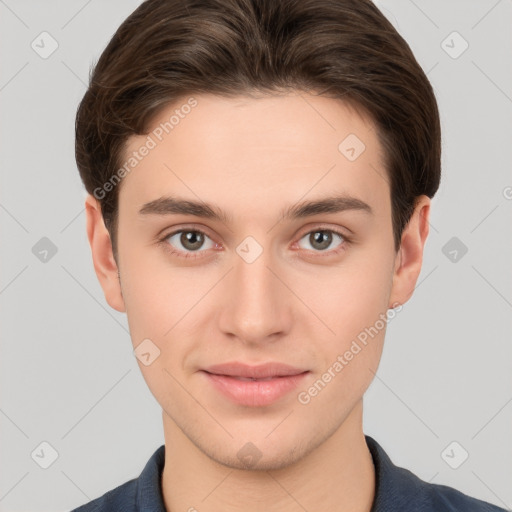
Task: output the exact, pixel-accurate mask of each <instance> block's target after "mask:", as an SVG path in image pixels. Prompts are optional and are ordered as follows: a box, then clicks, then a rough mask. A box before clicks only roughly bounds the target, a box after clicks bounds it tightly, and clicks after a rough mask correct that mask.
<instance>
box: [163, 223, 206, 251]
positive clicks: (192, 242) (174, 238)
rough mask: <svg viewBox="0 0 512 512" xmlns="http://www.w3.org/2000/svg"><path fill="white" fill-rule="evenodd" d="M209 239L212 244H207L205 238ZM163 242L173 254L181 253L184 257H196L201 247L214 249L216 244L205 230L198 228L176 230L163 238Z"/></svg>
mask: <svg viewBox="0 0 512 512" xmlns="http://www.w3.org/2000/svg"><path fill="white" fill-rule="evenodd" d="M206 239H207V240H209V241H210V244H206V245H207V246H206V247H204V245H205V240H206ZM161 242H162V243H164V244H165V245H166V247H167V248H168V249H169V250H170V252H171V254H176V255H179V256H181V257H183V258H196V257H198V256H199V255H197V256H196V254H194V253H197V252H204V251H200V249H204V250H205V251H206V250H207V249H212V248H214V247H215V246H216V244H215V242H214V241H213V240H212V239H211V238H210V237H209V236H208V235H207V234H206V233H204V232H203V231H200V230H198V229H182V230H180V231H174V232H173V233H170V234H168V235H166V236H165V237H164V238H163V239H162V240H161Z"/></svg>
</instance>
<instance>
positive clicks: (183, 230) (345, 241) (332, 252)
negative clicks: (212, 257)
mask: <svg viewBox="0 0 512 512" xmlns="http://www.w3.org/2000/svg"><path fill="white" fill-rule="evenodd" d="M316 232H324V233H334V234H335V235H338V236H340V237H341V238H342V239H343V242H342V243H341V244H340V246H339V247H338V248H337V249H331V250H330V251H314V252H317V253H318V254H317V255H314V256H313V257H314V258H315V257H322V256H324V255H326V254H328V255H330V256H332V255H336V254H339V253H340V252H342V251H344V250H345V249H346V247H347V246H348V245H350V244H351V243H352V239H351V238H350V237H348V236H347V235H346V234H345V233H343V232H341V231H337V230H336V229H331V228H329V229H327V228H323V227H317V228H315V229H312V230H310V231H307V232H306V233H304V234H303V235H302V236H301V237H300V238H299V240H302V239H303V238H304V237H305V236H306V235H310V234H311V233H316ZM178 233H201V234H202V235H204V236H205V237H208V238H210V239H211V237H210V236H208V234H207V233H205V232H204V231H202V230H201V229H197V228H181V229H178V230H176V231H172V232H171V233H167V234H166V235H165V236H164V237H163V238H160V239H159V240H158V243H159V245H160V244H162V245H163V246H164V248H165V250H166V251H168V252H169V253H170V254H171V255H173V256H178V257H179V258H183V259H197V258H202V257H203V256H201V255H200V253H202V252H206V251H201V250H199V251H196V252H184V251H178V250H176V249H174V248H173V247H172V246H171V245H170V244H169V243H167V240H168V239H169V238H170V237H172V236H174V235H176V234H178Z"/></svg>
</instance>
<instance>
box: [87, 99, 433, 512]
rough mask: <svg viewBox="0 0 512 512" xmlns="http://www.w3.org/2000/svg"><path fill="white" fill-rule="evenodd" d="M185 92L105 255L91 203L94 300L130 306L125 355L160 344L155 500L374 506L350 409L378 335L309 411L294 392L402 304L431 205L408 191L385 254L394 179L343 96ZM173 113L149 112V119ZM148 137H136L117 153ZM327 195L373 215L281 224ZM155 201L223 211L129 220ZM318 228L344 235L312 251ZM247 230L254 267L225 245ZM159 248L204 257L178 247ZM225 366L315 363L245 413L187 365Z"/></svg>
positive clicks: (128, 194) (205, 505)
mask: <svg viewBox="0 0 512 512" xmlns="http://www.w3.org/2000/svg"><path fill="white" fill-rule="evenodd" d="M194 97H195V98H196V99H197V101H198V105H197V106H196V107H195V108H193V109H192V110H191V112H190V113H189V114H188V115H187V116H185V117H184V119H181V120H180V123H179V124H178V125H177V126H175V128H174V129H173V131H172V132H171V133H170V134H169V135H167V136H166V137H165V138H164V139H163V140H162V141H161V142H159V144H158V145H157V147H156V148H154V149H152V150H151V152H150V153H149V154H148V155H147V156H146V157H144V159H143V160H142V161H141V162H140V163H139V164H138V165H137V167H136V168H135V169H134V170H133V171H132V172H131V173H130V174H128V175H126V177H125V178H124V179H123V182H122V184H121V185H120V186H121V188H120V195H119V224H118V250H119V254H118V261H117V262H116V261H115V259H114V257H113V254H112V247H111V243H110V238H109V234H108V232H107V230H106V229H105V226H104V223H103V220H102V218H101V214H100V209H99V204H98V202H97V200H96V199H95V198H94V197H93V196H89V197H88V198H87V200H86V214H87V233H88V238H89V242H90V245H91V249H92V256H93V261H94V268H95V271H96V274H97V276H98V279H99V281H100V283H101V286H102V288H103V291H104V294H105V298H106V300H107V302H108V303H109V305H110V306H111V307H113V308H114V309H116V310H117V311H121V312H126V314H127V318H128V322H129V328H130V333H131V338H132V342H133V346H134V348H135V347H137V346H138V345H139V343H141V341H142V340H144V339H146V338H149V339H150V340H152V342H153V343H154V344H155V345H156V346H158V348H159V350H160V356H159V357H158V358H156V359H155V360H154V361H153V362H152V363H151V364H150V365H148V366H145V365H143V364H142V363H141V362H140V361H138V364H139V367H140V369H141V372H142V374H143V376H144V379H145V380H146V382H147V384H148V386H149V388H150V390H151V392H152V393H153V395H154V397H155V398H156V400H157V401H158V403H159V404H160V405H161V407H162V417H163V424H164V435H165V446H166V454H165V468H164V471H163V476H162V489H163V496H164V501H165V506H166V508H167V510H169V511H173V512H177V511H186V510H193V509H191V507H194V508H195V509H197V510H198V511H200V512H210V511H211V512H217V511H218V512H220V511H234V510H237V511H238V510H245V511H261V510H266V511H267V512H274V511H290V512H291V511H303V510H304V509H306V510H310V511H312V510H340V511H359V512H361V511H370V509H371V504H372V501H373V499H374V494H375V474H374V467H373V462H372V458H371V454H370V452H369V450H368V447H367V445H366V442H365V439H364V434H363V429H362V410H363V409H362V404H363V394H364V392H365V391H366V389H367V388H368V386H369V385H370V383H371V381H372V379H373V377H374V372H376V371H377V368H378V364H379V360H380V357H381V352H382V348H383V342H384V336H385V328H383V329H380V330H379V332H378V334H377V335H374V337H373V338H370V339H369V342H368V344H367V345H366V346H364V348H363V349H362V350H361V351H360V352H359V353H358V354H357V355H356V356H354V357H353V359H352V360H351V361H349V362H348V364H347V365H346V366H344V368H343V370H342V371H341V372H339V373H337V374H336V376H335V377H334V378H332V380H331V381H330V382H329V383H328V384H327V385H326V386H325V388H324V389H323V390H322V391H321V392H320V393H318V395H317V396H315V397H313V398H312V399H311V401H310V402H309V403H308V404H302V403H300V402H299V401H298V399H297V394H298V392H300V391H303V390H307V389H308V388H309V387H310V386H311V385H312V384H313V383H314V382H315V381H317V380H318V379H319V378H320V377H321V376H322V374H324V372H326V371H327V369H328V368H329V367H332V365H333V363H334V362H335V361H336V360H337V357H338V356H339V355H340V354H344V353H345V352H346V351H347V350H348V349H349V348H350V345H351V343H352V341H353V340H354V339H356V338H357V336H358V334H359V333H360V332H361V331H363V330H364V329H365V328H368V327H370V326H372V325H375V323H376V321H377V320H378V319H379V315H380V314H385V313H386V311H387V310H388V308H392V307H394V306H396V305H397V304H404V303H405V302H407V300H409V298H410V297H411V295H412V293H413V291H414V287H415V284H416V281H417V278H418V276H419V274H420V271H421V264H422V257H423V248H424V244H425V241H426V238H427V236H428V217H429V211H430V199H429V198H428V197H427V196H421V197H419V198H418V201H417V204H416V208H415V210H414V213H413V216H412V218H411V220H410V222H409V224H408V225H407V227H406V229H405V231H404V232H403V235H402V240H401V247H400V250H399V251H398V252H395V250H394V247H393V234H392V224H391V202H390V189H389V183H388V181H387V176H386V171H385V169H384V167H383V163H382V158H381V156H382V155H381V147H380V144H379V142H378V139H377V134H376V130H375V126H374V124H373V123H372V121H371V120H370V119H367V118H365V117H362V116H361V115H360V114H358V113H357V112H356V111H355V110H353V109H352V108H349V106H348V105H346V104H345V103H343V102H341V101H339V100H335V99H331V98H326V97H319V96H313V95H311V94H305V93H302V92H301V93H299V92H293V93H291V92H290V93H288V94H285V95H279V96H278V95H273V96H270V95H265V96H261V97H258V98H252V97H249V96H240V97H237V98H229V99H228V98H222V97H217V96H212V95H206V94H203V95H195V96H194ZM184 103H185V100H184V101H183V103H182V104H184ZM178 107H179V105H178ZM175 108H177V105H173V106H170V107H168V108H166V109H165V110H163V111H162V112H160V114H159V115H158V116H157V117H156V118H155V119H154V122H153V126H155V127H156V126H158V124H159V123H160V122H163V121H165V120H168V119H169V116H170V115H171V113H172V112H173V111H174V109H175ZM351 133H352V134H356V135H357V137H359V139H360V140H362V141H363V142H364V144H365V146H366V149H365V151H364V152H363V153H362V154H361V155H360V156H359V157H358V158H357V159H356V160H354V161H352V162H351V161H349V160H348V159H347V158H346V157H345V156H344V155H343V154H342V153H341V152H340V151H339V150H338V145H339V144H340V142H341V141H343V140H344V139H345V137H347V135H348V134H351ZM145 141H146V136H140V137H139V136H137V137H132V138H130V139H129V140H128V144H127V146H126V154H127V155H128V154H129V153H130V152H131V151H134V150H136V149H137V148H139V147H140V146H141V144H143V143H144V142H145ZM164 164H165V165H164ZM333 193H340V194H341V193H345V194H350V195H352V196H355V197H357V198H359V199H361V200H363V201H365V202H366V203H368V204H369V205H370V206H371V208H372V210H373V212H374V213H373V215H368V214H366V213H364V212H362V211H357V210H348V211H344V212H338V213H329V214H318V215H315V216H313V217H309V218H303V219H295V220H281V219H280V211H281V209H282V208H284V207H287V206H289V205H293V204H295V203H297V202H299V201H304V200H312V199H320V198H324V197H326V196H330V195H332V194H333ZM166 194H174V195H179V196H180V197H184V198H187V199H191V200H198V199H200V200H202V201H206V202H208V203H213V204H215V205H217V206H219V207H220V208H222V209H223V210H225V211H226V212H227V213H228V214H230V215H231V216H232V219H231V222H230V223H229V224H225V223H223V222H219V221H216V220H211V219H203V218H198V217H194V216H192V215H176V214H174V215H141V214H139V213H138V211H139V209H140V208H141V207H142V205H143V204H145V203H147V202H149V201H152V200H154V199H157V198H159V197H161V196H163V195H166ZM179 228H182V229H184V230H186V229H189V230H190V229H194V228H195V229H201V230H202V231H204V232H205V233H206V234H207V238H205V241H204V244H203V246H201V247H200V248H199V253H198V251H197V250H196V251H195V252H194V250H193V248H192V249H190V247H191V246H190V245H189V246H186V245H183V243H180V237H179V235H178V236H175V237H173V239H172V241H171V239H170V238H168V239H167V241H164V242H163V243H160V244H159V243H158V240H157V239H158V235H159V234H160V235H161V236H165V235H166V234H167V233H169V234H171V232H172V231H173V230H176V229H179ZM320 228H322V229H324V230H329V229H334V230H336V229H337V230H341V231H343V230H344V232H345V233H347V235H348V234H349V232H348V231H347V230H350V231H351V232H352V241H351V243H349V244H347V243H346V241H345V240H344V239H343V238H339V237H337V236H336V235H334V234H333V238H332V241H331V243H330V245H328V246H327V248H324V249H322V247H321V246H320V245H319V244H316V245H315V243H314V239H313V240H312V239H311V237H310V236H309V234H310V233H311V232H312V231H313V233H314V232H315V231H317V230H318V229H320ZM162 230H165V231H162ZM247 236H252V237H253V238H254V239H255V240H257V242H258V243H259V244H260V246H261V247H262V249H263V252H262V254H261V255H260V256H259V257H258V258H257V259H256V260H255V261H254V262H252V263H250V264H249V263H247V262H246V261H245V260H244V259H242V258H241V257H240V256H239V255H238V253H237V252H236V248H237V247H238V246H239V244H240V243H241V242H242V241H243V240H244V239H245V237H247ZM165 244H167V246H168V247H169V246H171V248H172V247H173V248H174V249H175V250H177V251H181V254H185V253H187V252H188V253H194V254H196V255H197V254H199V257H198V258H197V259H184V258H183V257H180V256H177V255H172V254H170V253H169V252H168V251H166V250H165V247H166V245H165ZM216 244H217V245H216ZM213 247H217V249H218V250H215V249H213ZM340 247H343V250H341V252H339V253H338V254H334V251H335V250H336V249H339V248H340ZM118 270H119V273H120V278H118V274H117V272H118ZM229 361H241V362H244V363H247V364H250V365H254V364H259V363H263V362H268V361H277V362H284V363H287V364H290V365H293V366H296V367H298V368H302V369H308V370H310V373H309V374H308V375H307V376H306V378H305V379H304V380H303V382H302V383H301V385H300V387H299V388H298V389H297V390H295V391H293V392H291V393H289V394H287V395H286V396H285V397H283V398H281V399H280V400H278V401H277V402H275V403H273V404H271V405H269V406H265V407H253V408H251V407H244V406H241V405H238V404H235V403H233V402H231V401H229V400H228V399H227V398H226V397H225V396H224V395H221V394H220V393H219V392H218V391H217V390H216V389H214V388H213V387H212V386H211V385H210V384H209V382H207V380H206V379H205V378H204V375H203V374H201V373H200V372H199V371H198V370H200V369H201V368H205V367H207V366H208V365H212V364H219V363H224V362H229ZM249 441H250V442H252V443H253V444H254V445H255V446H256V447H257V449H258V450H259V453H261V458H260V459H259V460H258V462H257V463H256V464H255V465H254V466H252V467H251V468H249V469H248V468H247V466H244V464H243V462H242V461H241V460H240V459H239V458H238V457H237V453H238V451H239V450H240V449H241V448H242V447H243V446H244V445H246V443H247V442H249Z"/></svg>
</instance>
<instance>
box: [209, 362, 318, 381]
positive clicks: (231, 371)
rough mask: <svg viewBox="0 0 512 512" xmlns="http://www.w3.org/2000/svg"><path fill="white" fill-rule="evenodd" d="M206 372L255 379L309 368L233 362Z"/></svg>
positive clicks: (213, 367)
mask: <svg viewBox="0 0 512 512" xmlns="http://www.w3.org/2000/svg"><path fill="white" fill-rule="evenodd" d="M204 371H205V372H208V373H213V374H215V375H227V376H230V377H245V378H253V379H265V378H269V377H287V376H290V375H300V374H301V373H304V372H306V371H308V370H302V369H299V368H295V367H293V366H290V365H288V364H284V363H265V364H259V365H255V366H249V365H247V364H244V363H238V362H232V363H224V364H216V365H213V366H210V367H208V368H205V369H204Z"/></svg>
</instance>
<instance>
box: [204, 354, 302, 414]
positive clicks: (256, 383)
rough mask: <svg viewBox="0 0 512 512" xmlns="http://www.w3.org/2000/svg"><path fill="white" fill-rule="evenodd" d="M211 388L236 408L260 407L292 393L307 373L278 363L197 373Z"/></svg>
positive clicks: (222, 367)
mask: <svg viewBox="0 0 512 512" xmlns="http://www.w3.org/2000/svg"><path fill="white" fill-rule="evenodd" d="M201 373H203V374H204V375H205V376H206V378H207V379H208V382H209V383H210V384H211V385H212V387H213V388H214V389H215V390H216V391H218V392H220V393H221V394H222V395H223V396H224V397H227V398H228V399H230V401H232V402H235V403H236V404H238V405H243V406H247V407H263V406H266V405H270V404H272V403H274V402H277V401H278V400H279V399H281V398H283V397H285V396H286V395H288V394H289V393H290V392H291V391H292V390H293V389H295V388H296V387H297V386H298V385H299V383H300V382H301V381H302V379H303V378H304V377H305V376H306V375H307V374H308V373H310V371H309V370H304V369H301V368H296V367H293V366H290V365H286V364H282V363H266V364H262V365H257V366H249V365H246V364H242V363H226V364H222V365H215V366H210V367H208V368H206V369H204V370H202V371H201Z"/></svg>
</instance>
